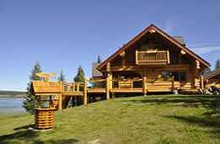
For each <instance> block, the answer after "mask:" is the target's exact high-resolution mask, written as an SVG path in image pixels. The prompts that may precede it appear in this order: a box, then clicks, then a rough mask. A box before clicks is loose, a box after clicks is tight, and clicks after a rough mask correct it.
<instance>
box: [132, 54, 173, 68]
mask: <svg viewBox="0 0 220 144" xmlns="http://www.w3.org/2000/svg"><path fill="white" fill-rule="evenodd" d="M135 61H136V64H137V65H166V64H169V63H170V56H169V51H136V59H135Z"/></svg>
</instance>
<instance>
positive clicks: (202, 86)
mask: <svg viewBox="0 0 220 144" xmlns="http://www.w3.org/2000/svg"><path fill="white" fill-rule="evenodd" d="M200 88H201V89H202V91H203V90H204V79H203V76H202V75H200Z"/></svg>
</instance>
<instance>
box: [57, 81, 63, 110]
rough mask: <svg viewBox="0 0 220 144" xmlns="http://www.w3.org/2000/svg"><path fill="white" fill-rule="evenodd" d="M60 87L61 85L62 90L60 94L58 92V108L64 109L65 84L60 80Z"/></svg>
mask: <svg viewBox="0 0 220 144" xmlns="http://www.w3.org/2000/svg"><path fill="white" fill-rule="evenodd" d="M60 87H61V92H60V94H58V95H57V96H58V98H59V106H58V110H62V109H63V99H62V95H63V91H64V84H63V82H62V81H61V82H60Z"/></svg>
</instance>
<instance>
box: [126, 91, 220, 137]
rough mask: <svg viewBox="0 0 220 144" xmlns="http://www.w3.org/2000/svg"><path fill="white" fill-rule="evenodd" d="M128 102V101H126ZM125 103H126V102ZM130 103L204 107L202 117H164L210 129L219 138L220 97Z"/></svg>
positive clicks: (148, 99)
mask: <svg viewBox="0 0 220 144" xmlns="http://www.w3.org/2000/svg"><path fill="white" fill-rule="evenodd" d="M128 101H129V100H128ZM128 101H127V102H128ZM129 102H132V103H144V104H150V105H166V104H169V105H171V106H173V107H176V106H182V107H204V108H205V109H206V110H205V111H204V112H203V113H202V115H195V116H192V115H173V116H165V117H167V118H171V119H177V120H179V121H182V122H187V123H190V124H195V125H198V126H201V127H207V128H211V130H210V132H211V133H212V134H213V135H214V136H216V137H218V138H220V96H219V95H208V96H207V95H172V96H166V95H164V96H149V97H146V98H144V99H137V100H135V99H132V100H130V101H129Z"/></svg>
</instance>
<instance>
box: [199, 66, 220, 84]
mask: <svg viewBox="0 0 220 144" xmlns="http://www.w3.org/2000/svg"><path fill="white" fill-rule="evenodd" d="M203 77H204V87H205V88H209V87H210V86H215V87H217V88H220V69H219V70H215V71H213V72H211V73H208V74H205V75H204V76H203Z"/></svg>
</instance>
